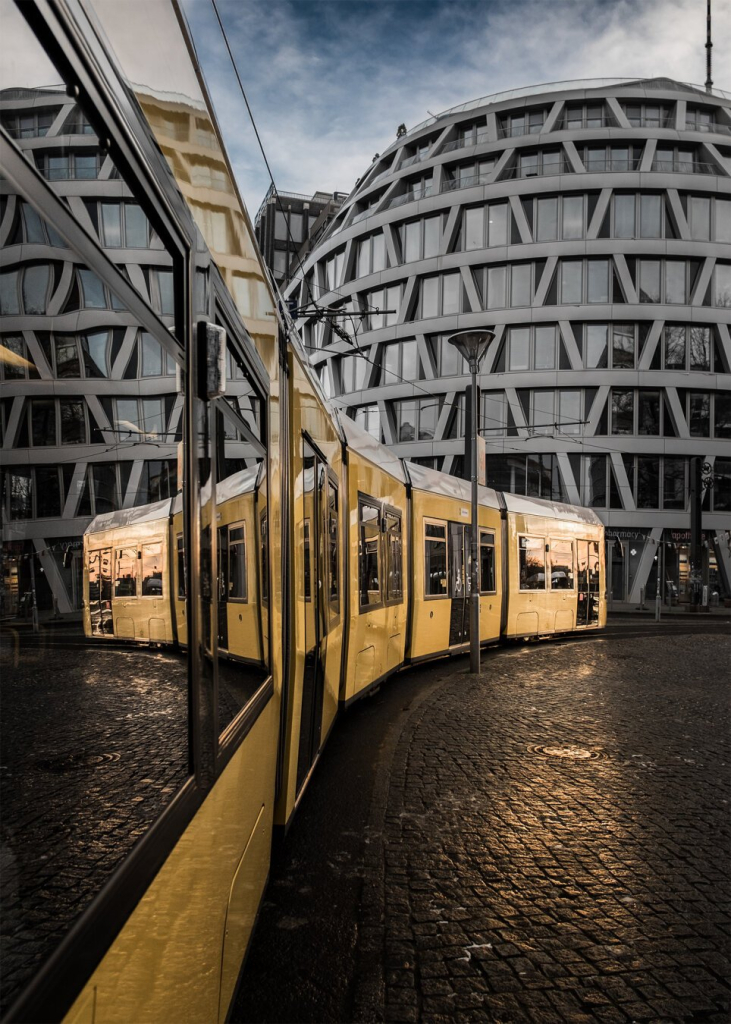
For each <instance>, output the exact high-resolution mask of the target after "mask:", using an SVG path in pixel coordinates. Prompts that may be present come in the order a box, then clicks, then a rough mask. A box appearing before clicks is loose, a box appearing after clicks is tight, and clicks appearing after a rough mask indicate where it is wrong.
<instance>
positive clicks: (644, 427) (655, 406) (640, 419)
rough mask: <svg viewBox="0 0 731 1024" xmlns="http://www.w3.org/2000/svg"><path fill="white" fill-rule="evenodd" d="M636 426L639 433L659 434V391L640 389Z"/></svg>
mask: <svg viewBox="0 0 731 1024" xmlns="http://www.w3.org/2000/svg"><path fill="white" fill-rule="evenodd" d="M637 427H638V433H640V434H651V435H654V436H655V437H657V436H659V434H660V392H659V391H645V390H642V391H640V394H639V407H638V410H637Z"/></svg>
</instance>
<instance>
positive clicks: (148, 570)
mask: <svg viewBox="0 0 731 1024" xmlns="http://www.w3.org/2000/svg"><path fill="white" fill-rule="evenodd" d="M142 596H143V597H162V596H163V582H162V544H160V543H155V544H143V545H142Z"/></svg>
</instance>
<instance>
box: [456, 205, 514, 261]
mask: <svg viewBox="0 0 731 1024" xmlns="http://www.w3.org/2000/svg"><path fill="white" fill-rule="evenodd" d="M509 223H510V219H509V216H508V204H507V203H490V205H489V206H471V207H468V208H467V209H466V210H465V211H464V214H463V221H462V249H463V250H465V251H469V250H471V249H485V248H489V247H490V246H494V245H507V244H508V225H509Z"/></svg>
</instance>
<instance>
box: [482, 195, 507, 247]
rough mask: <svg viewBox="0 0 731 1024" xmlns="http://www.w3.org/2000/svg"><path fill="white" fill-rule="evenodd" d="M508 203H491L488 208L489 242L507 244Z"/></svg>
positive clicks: (491, 243) (490, 243) (489, 243)
mask: <svg viewBox="0 0 731 1024" xmlns="http://www.w3.org/2000/svg"><path fill="white" fill-rule="evenodd" d="M507 242H508V204H507V203H496V204H493V203H491V204H490V206H489V207H488V209H487V244H488V245H507Z"/></svg>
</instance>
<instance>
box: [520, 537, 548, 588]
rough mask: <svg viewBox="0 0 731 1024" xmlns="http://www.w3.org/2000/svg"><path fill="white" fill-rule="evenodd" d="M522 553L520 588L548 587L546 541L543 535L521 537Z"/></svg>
mask: <svg viewBox="0 0 731 1024" xmlns="http://www.w3.org/2000/svg"><path fill="white" fill-rule="evenodd" d="M518 547H519V553H520V561H519V568H520V589H521V590H545V589H546V542H545V541H544V540H543V538H542V537H521V538H520V539H519V542H518Z"/></svg>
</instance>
